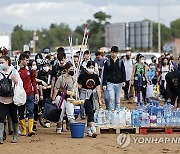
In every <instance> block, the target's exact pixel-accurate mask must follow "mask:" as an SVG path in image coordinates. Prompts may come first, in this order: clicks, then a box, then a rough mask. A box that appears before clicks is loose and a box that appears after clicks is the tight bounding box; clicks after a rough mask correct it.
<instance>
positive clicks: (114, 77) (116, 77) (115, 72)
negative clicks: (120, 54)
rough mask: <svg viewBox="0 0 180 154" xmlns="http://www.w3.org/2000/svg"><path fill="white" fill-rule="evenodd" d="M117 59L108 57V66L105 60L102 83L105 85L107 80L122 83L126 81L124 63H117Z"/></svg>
mask: <svg viewBox="0 0 180 154" xmlns="http://www.w3.org/2000/svg"><path fill="white" fill-rule="evenodd" d="M119 61H120V59H119V58H118V59H117V60H116V62H114V60H113V59H112V58H110V66H108V61H106V62H105V64H104V72H103V85H107V82H111V83H122V82H125V81H126V73H125V67H124V63H123V61H121V62H120V63H119ZM119 64H120V65H119Z"/></svg>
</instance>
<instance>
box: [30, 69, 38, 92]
mask: <svg viewBox="0 0 180 154" xmlns="http://www.w3.org/2000/svg"><path fill="white" fill-rule="evenodd" d="M31 82H32V86H33V88H34V93H35V94H38V90H37V86H36V75H35V72H34V71H33V70H32V75H31Z"/></svg>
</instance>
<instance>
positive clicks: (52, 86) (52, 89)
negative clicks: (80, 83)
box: [50, 77, 56, 98]
mask: <svg viewBox="0 0 180 154" xmlns="http://www.w3.org/2000/svg"><path fill="white" fill-rule="evenodd" d="M55 80H56V78H55V77H53V78H52V82H51V94H50V97H51V98H52V95H53V91H54V85H55Z"/></svg>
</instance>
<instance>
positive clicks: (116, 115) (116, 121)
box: [114, 110, 120, 126]
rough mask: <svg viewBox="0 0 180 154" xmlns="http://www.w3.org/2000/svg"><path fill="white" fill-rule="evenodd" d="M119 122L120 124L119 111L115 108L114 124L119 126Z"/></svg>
mask: <svg viewBox="0 0 180 154" xmlns="http://www.w3.org/2000/svg"><path fill="white" fill-rule="evenodd" d="M119 124H120V119H119V111H117V110H115V111H114V125H115V126H118V125H119Z"/></svg>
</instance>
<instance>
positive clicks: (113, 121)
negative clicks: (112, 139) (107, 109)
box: [111, 110, 115, 125]
mask: <svg viewBox="0 0 180 154" xmlns="http://www.w3.org/2000/svg"><path fill="white" fill-rule="evenodd" d="M111 121H112V125H115V120H114V110H112V114H111Z"/></svg>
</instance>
